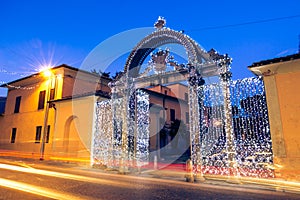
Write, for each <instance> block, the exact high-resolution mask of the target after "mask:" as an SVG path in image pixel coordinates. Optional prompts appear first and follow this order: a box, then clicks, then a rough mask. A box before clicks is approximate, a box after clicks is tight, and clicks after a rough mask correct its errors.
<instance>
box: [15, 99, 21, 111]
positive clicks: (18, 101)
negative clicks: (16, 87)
mask: <svg viewBox="0 0 300 200" xmlns="http://www.w3.org/2000/svg"><path fill="white" fill-rule="evenodd" d="M20 105H21V96H18V97H16V104H15V110H14V113H18V112H20Z"/></svg>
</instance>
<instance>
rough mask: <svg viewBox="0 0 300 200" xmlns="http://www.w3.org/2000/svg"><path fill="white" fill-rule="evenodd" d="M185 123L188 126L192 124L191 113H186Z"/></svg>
mask: <svg viewBox="0 0 300 200" xmlns="http://www.w3.org/2000/svg"><path fill="white" fill-rule="evenodd" d="M185 123H186V124H189V123H190V116H189V113H188V112H186V113H185Z"/></svg>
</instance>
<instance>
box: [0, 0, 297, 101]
mask: <svg viewBox="0 0 300 200" xmlns="http://www.w3.org/2000/svg"><path fill="white" fill-rule="evenodd" d="M299 8H300V1H299V0H285V1H277V0H265V1H263V0H260V1H257V0H252V1H240V0H235V1H230V0H229V1H217V0H215V1H201V0H194V1H189V0H187V1H176V0H173V1H168V0H161V1H141V0H140V1H138V0H136V1H126V0H123V1H118V0H109V1H97V0H94V1H93V0H85V1H81V0H78V1H63V0H59V1H58V0H51V1H41V0H28V1H21V0H20V1H15V0H11V1H4V0H2V1H0V84H3V83H6V82H9V81H12V80H15V79H18V78H22V77H24V76H27V75H30V74H32V73H35V72H37V71H38V69H39V67H40V65H42V64H47V63H48V64H49V62H51V64H55V65H59V64H62V63H65V64H68V65H71V66H74V67H78V68H80V67H81V64H82V62H83V61H84V59H85V58H86V56H87V55H88V54H89V53H90V52H91V51H92V50H93V49H94V48H95V47H96V46H97V45H98V44H100V43H101V42H103V41H106V40H107V39H109V38H111V37H112V36H114V35H116V34H119V33H121V32H124V31H128V30H132V29H136V28H143V27H153V24H154V22H155V21H156V20H157V18H158V16H163V17H164V18H165V19H166V20H167V25H166V26H167V27H170V28H172V29H175V30H184V31H185V33H186V34H187V35H189V36H190V37H191V38H193V39H194V40H196V41H197V42H198V43H199V44H200V45H201V46H202V47H203V48H204V49H206V50H210V49H211V48H214V49H216V50H217V51H218V52H220V53H222V54H224V53H228V54H229V55H230V56H231V57H232V58H233V63H232V73H233V79H239V78H244V77H250V76H253V75H252V74H251V73H250V72H249V71H248V69H247V66H249V65H251V64H252V63H253V62H257V61H260V60H264V59H271V58H275V57H280V56H286V55H289V54H294V53H296V52H298V45H299V34H300V9H299ZM111 44H112V45H111V48H112V49H114V48H115V49H118V48H119V45H122V43H121V42H117V43H116V42H112V43H111ZM132 48H133V46H132ZM123 57H124V56H123ZM99 62H100V61H99ZM124 62H125V61H124ZM120 63H122V62H120ZM121 65H122V64H121ZM121 68H123V66H122V67H121ZM5 95H6V90H5V89H0V96H5Z"/></svg>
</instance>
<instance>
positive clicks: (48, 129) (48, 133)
mask: <svg viewBox="0 0 300 200" xmlns="http://www.w3.org/2000/svg"><path fill="white" fill-rule="evenodd" d="M49 137H50V125H48V127H47V135H46V141H45V142H46V143H49Z"/></svg>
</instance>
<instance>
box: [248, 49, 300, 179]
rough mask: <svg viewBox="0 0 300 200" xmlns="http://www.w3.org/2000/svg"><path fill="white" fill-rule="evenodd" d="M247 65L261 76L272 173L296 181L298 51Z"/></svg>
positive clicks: (299, 151) (299, 155) (299, 164)
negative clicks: (268, 130)
mask: <svg viewBox="0 0 300 200" xmlns="http://www.w3.org/2000/svg"><path fill="white" fill-rule="evenodd" d="M249 69H250V70H251V71H252V72H253V73H255V74H257V75H261V76H263V78H264V83H265V89H266V98H267V104H268V112H269V121H270V128H271V138H272V147H273V156H274V166H275V174H276V177H278V178H283V179H285V180H297V181H300V173H299V172H300V134H299V130H300V115H299V113H300V87H299V85H300V79H299V77H300V54H299V53H298V54H294V55H290V56H286V57H281V58H275V59H271V60H265V61H261V62H257V63H253V65H251V66H249Z"/></svg>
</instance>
